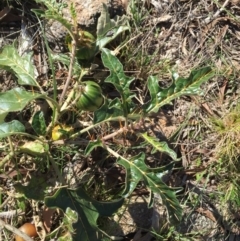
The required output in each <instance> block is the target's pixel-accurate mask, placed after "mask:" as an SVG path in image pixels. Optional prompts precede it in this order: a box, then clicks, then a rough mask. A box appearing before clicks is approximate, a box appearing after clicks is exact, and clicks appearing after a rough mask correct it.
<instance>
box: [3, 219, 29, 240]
mask: <svg viewBox="0 0 240 241" xmlns="http://www.w3.org/2000/svg"><path fill="white" fill-rule="evenodd" d="M0 227H1V228H6V229H7V230H9V231H11V232H13V233H15V234H16V235H18V236H20V237H22V238H23V240H25V241H34V240H33V239H32V238H30V237H29V236H28V235H27V234H25V233H24V232H22V231H20V230H19V229H17V228H15V227H13V226H12V225H10V224H7V223H5V222H4V221H3V220H1V219H0Z"/></svg>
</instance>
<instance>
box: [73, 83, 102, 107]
mask: <svg viewBox="0 0 240 241" xmlns="http://www.w3.org/2000/svg"><path fill="white" fill-rule="evenodd" d="M82 84H83V85H82V86H80V93H77V95H79V98H78V100H77V103H76V106H77V108H78V110H84V111H96V110H98V109H99V108H100V107H101V106H102V104H103V102H104V98H103V95H102V89H101V87H100V86H99V85H98V84H97V83H95V82H94V81H90V80H89V81H84V82H83V83H82Z"/></svg>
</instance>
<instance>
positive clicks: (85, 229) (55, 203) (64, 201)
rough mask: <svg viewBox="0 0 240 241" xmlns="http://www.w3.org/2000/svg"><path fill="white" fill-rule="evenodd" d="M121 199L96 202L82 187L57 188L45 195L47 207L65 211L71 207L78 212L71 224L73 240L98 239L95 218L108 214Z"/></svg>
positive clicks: (86, 240)
mask: <svg viewBox="0 0 240 241" xmlns="http://www.w3.org/2000/svg"><path fill="white" fill-rule="evenodd" d="M123 201H124V200H123V199H120V200H116V201H113V202H98V201H96V200H94V199H92V198H90V197H89V196H88V195H87V193H86V192H85V191H84V190H83V189H82V188H78V189H75V190H73V189H67V188H61V189H59V190H58V191H57V192H56V193H55V195H54V196H52V197H46V198H45V204H46V206H47V207H49V208H54V207H55V208H60V209H62V210H63V211H64V212H65V213H66V210H67V208H68V207H69V208H71V209H72V210H73V211H76V212H77V213H78V221H77V222H76V223H74V224H73V229H74V233H73V234H72V237H73V240H75V241H79V240H84V241H93V240H96V241H97V240H100V239H99V237H98V235H97V233H98V231H99V229H98V226H97V219H98V217H99V215H100V216H110V215H112V214H113V213H114V212H116V211H117V209H118V208H120V207H121V206H122V204H123Z"/></svg>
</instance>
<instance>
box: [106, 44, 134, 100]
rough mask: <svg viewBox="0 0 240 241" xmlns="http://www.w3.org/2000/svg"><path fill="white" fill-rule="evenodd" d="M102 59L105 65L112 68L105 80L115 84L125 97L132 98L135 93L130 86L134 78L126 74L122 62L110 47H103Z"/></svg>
mask: <svg viewBox="0 0 240 241" xmlns="http://www.w3.org/2000/svg"><path fill="white" fill-rule="evenodd" d="M102 61H103V64H104V66H105V67H107V68H108V69H109V70H110V75H109V76H108V77H107V79H106V80H105V82H106V83H111V84H113V85H114V86H115V88H116V89H117V91H118V92H119V93H120V95H121V96H122V97H125V99H128V98H131V97H132V96H133V95H134V94H133V93H132V92H131V91H130V89H129V86H130V84H131V82H132V81H133V80H134V78H132V77H128V76H126V75H125V74H124V71H123V66H122V64H121V62H120V61H119V60H118V58H117V57H116V56H114V55H113V54H111V51H110V50H109V49H106V48H103V49H102Z"/></svg>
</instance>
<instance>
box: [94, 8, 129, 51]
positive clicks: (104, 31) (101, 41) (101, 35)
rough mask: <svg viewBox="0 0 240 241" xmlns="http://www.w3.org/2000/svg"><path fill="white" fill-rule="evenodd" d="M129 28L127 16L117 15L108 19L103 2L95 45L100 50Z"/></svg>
mask: <svg viewBox="0 0 240 241" xmlns="http://www.w3.org/2000/svg"><path fill="white" fill-rule="evenodd" d="M127 30H129V27H128V26H127V18H126V17H125V16H122V17H121V18H120V17H119V18H118V19H117V20H114V19H110V16H109V12H108V9H107V6H106V4H103V8H102V12H101V15H100V17H99V18H98V23H97V42H96V44H97V47H98V48H99V49H100V50H101V49H102V48H103V47H104V46H106V45H107V44H108V43H109V42H111V41H112V40H113V39H115V38H116V37H117V36H118V35H119V34H121V33H122V32H124V31H127Z"/></svg>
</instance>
